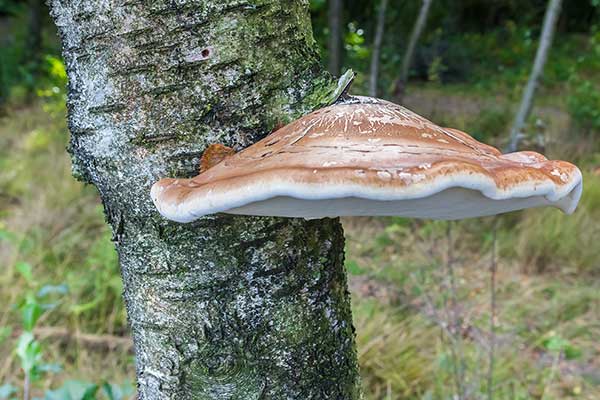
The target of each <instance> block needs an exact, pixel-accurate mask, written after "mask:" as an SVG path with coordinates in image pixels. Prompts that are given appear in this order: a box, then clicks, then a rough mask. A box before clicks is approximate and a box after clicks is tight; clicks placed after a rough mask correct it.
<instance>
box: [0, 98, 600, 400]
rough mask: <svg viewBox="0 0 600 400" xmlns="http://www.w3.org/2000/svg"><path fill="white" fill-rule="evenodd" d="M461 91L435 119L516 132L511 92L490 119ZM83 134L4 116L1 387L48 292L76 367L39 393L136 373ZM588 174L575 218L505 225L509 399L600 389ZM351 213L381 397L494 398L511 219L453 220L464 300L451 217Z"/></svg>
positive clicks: (24, 116)
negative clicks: (74, 147) (492, 294)
mask: <svg viewBox="0 0 600 400" xmlns="http://www.w3.org/2000/svg"><path fill="white" fill-rule="evenodd" d="M419 93H420V96H421V97H420V98H419V97H414V96H409V99H408V100H410V99H411V98H412V101H414V102H415V103H416V104H417V105H419V104H420V105H422V106H426V105H428V104H429V103H430V100H431V98H432V96H433V97H435V96H436V89H435V87H433V88H425V90H423V91H420V92H419ZM437 93H438V95H439V92H437ZM438 97H439V96H438ZM446 98H447V100H448V103H450V104H454V106H451V107H446V108H445V107H444V106H440V107H438V108H435V110H436V112H437V113H438V114H437V115H436V116H435V117H434V118H433V119H434V120H436V121H442V122H445V123H447V124H448V125H454V126H458V127H462V128H464V129H466V130H472V131H474V132H479V131H480V132H481V134H482V135H484V134H487V132H490V131H493V132H497V133H496V134H495V135H491V136H485V139H486V140H490V141H494V140H495V138H496V137H497V136H498V135H501V134H502V132H503V131H504V130H505V128H506V126H505V125H506V123H507V121H508V119H507V118H506V115H505V113H504V112H503V111H502V110H503V108H502V107H504V106H503V105H502V104H503V103H502V101H498V102H496V103H497V104H498V108H495V109H494V110H491V111H486V113H487V114H485V115H484V117H485V118H478V117H477V116H478V115H479V116H481V114H478V113H470V112H468V110H470V108H469V107H472V102H473V101H475V102H476V101H477V99H476V97H473V98H468V99H467V100H468V101H465V96H462V95H457V94H447V95H446ZM434 104H435V103H434ZM465 110H467V111H465ZM475 110H478V109H475ZM498 110H500V111H498ZM417 111H421V110H419V109H418V108H417ZM421 112H423V111H421ZM424 114H427V112H424ZM560 118H563V114H561V117H560ZM461 124H462V125H461ZM477 124H479V125H477ZM477 126H479V127H477ZM554 137H555V138H556V140H557V141H558V143H560V140H563V139H561V136H560V135H559V134H558V133H557V134H556V135H555V136H554ZM67 140H68V136H67V132H66V127H65V123H64V118H63V116H62V115H61V114H54V113H53V114H48V113H47V112H46V111H44V109H42V107H38V106H34V107H28V108H24V109H20V110H14V111H13V112H12V115H11V116H10V117H9V118H5V119H3V120H2V121H1V123H0V171H1V172H0V252H1V254H2V257H1V261H0V262H1V268H0V301H1V302H2V303H3V304H5V305H6V306H5V307H3V309H2V310H0V386H2V384H3V383H11V384H13V385H15V386H19V385H20V384H21V382H22V379H23V376H22V373H21V371H20V368H19V361H18V357H17V355H16V354H15V352H14V351H13V349H14V347H15V343H16V341H17V337H18V335H19V333H20V331H21V316H20V308H19V306H20V305H21V304H23V303H24V301H25V299H26V298H27V296H37V297H38V298H40V301H41V302H43V303H44V304H45V305H49V307H48V310H47V311H46V312H44V313H43V315H42V317H41V319H40V321H39V322H38V327H39V328H38V330H37V331H36V334H37V335H38V337H39V338H40V341H41V343H42V345H43V349H44V354H43V359H44V360H43V361H44V362H46V363H56V364H59V365H61V367H62V368H61V370H60V371H59V372H56V373H48V374H45V375H44V376H43V377H42V379H40V380H39V381H37V382H36V383H35V385H34V388H35V391H34V394H35V395H41V394H42V393H43V392H44V391H45V390H47V389H56V388H58V387H60V386H61V385H62V384H63V383H64V382H65V381H68V380H70V379H76V380H81V381H88V382H94V383H100V382H102V381H108V382H112V383H119V384H121V383H127V382H129V383H131V382H133V379H134V365H133V357H132V355H131V353H130V351H129V348H128V347H127V346H125V347H123V342H122V338H125V341H126V339H127V337H128V329H127V322H126V315H125V311H124V307H123V302H122V298H121V291H122V287H121V280H120V276H119V271H118V265H117V258H116V254H115V252H114V249H113V246H112V243H111V241H110V238H111V234H110V231H109V229H108V227H107V226H106V224H105V223H104V217H103V215H102V207H101V205H100V203H99V201H98V196H97V193H96V191H95V189H94V188H93V187H90V186H84V185H83V184H81V183H79V182H77V181H75V180H74V179H73V178H72V177H71V175H70V165H69V160H68V155H67V154H66V152H65V146H66V144H67ZM556 148H557V149H559V148H560V145H557V146H556ZM556 151H558V150H556ZM587 159H589V160H597V159H600V157H598V156H589V157H588V158H587ZM592 166H593V165H592ZM587 169H591V168H587ZM587 169H586V168H584V170H586V171H587ZM585 182H586V188H585V191H584V197H583V200H582V205H581V207H580V209H579V210H578V211H577V213H576V214H575V215H574V216H564V215H562V214H561V213H560V212H558V211H557V210H550V209H548V210H529V211H526V212H520V213H512V214H509V215H507V216H504V217H501V218H500V219H499V220H498V221H497V223H498V226H499V228H498V247H499V254H500V262H499V270H498V277H497V280H498V291H497V296H498V304H499V307H498V311H497V320H496V321H495V326H496V331H497V334H498V337H497V339H496V343H497V346H496V347H497V351H496V356H495V359H496V361H495V364H496V367H495V370H494V376H493V378H494V379H493V381H494V387H493V391H494V394H495V398H496V399H545V400H548V399H563V398H576V399H595V398H600V374H599V373H598V371H599V370H600V347H598V343H597V338H598V337H600V325H599V324H598V321H600V283H599V282H600V281H599V280H598V279H597V278H598V273H599V265H598V263H599V262H600V254H599V251H600V250H599V249H598V246H597V245H596V244H597V240H598V239H599V238H600V232H599V230H598V229H599V228H598V224H597V223H596V221H597V220H598V217H599V215H598V214H599V213H600V177H598V176H597V175H594V174H592V173H587V172H586V175H585ZM343 222H344V225H345V229H346V235H347V239H348V240H347V269H348V271H349V274H350V284H351V291H352V293H353V313H354V319H355V325H356V328H357V343H358V354H359V362H360V365H361V373H362V378H363V383H364V386H365V390H366V397H367V399H372V400H380V399H381V400H383V399H386V400H387V399H447V398H452V397H453V396H454V395H455V394H456V392H457V380H460V382H459V383H460V386H461V390H463V391H464V392H465V393H466V394H467V395H468V398H469V399H475V398H485V394H486V393H487V351H488V346H489V343H490V339H489V334H488V333H489V306H488V304H489V274H488V272H487V270H488V263H489V259H490V249H491V244H492V241H491V240H492V236H491V229H492V226H493V225H494V224H495V223H496V221H495V220H494V219H491V218H488V219H477V220H466V221H462V222H460V223H456V224H454V225H453V227H452V234H453V237H454V238H455V242H454V244H453V253H454V255H455V256H456V257H457V259H456V260H455V263H454V268H455V274H456V293H455V295H456V298H457V300H458V301H457V304H458V307H455V308H454V307H452V298H451V297H452V296H451V294H452V293H451V289H450V285H449V282H448V275H447V269H445V268H444V263H445V259H446V256H447V253H446V250H447V249H446V247H447V246H446V228H447V225H446V223H444V222H426V221H418V220H407V219H402V218H363V219H361V218H357V219H347V220H344V221H343ZM40 292H42V293H40ZM44 292H46V293H47V294H43V293H44ZM42 294H43V295H42ZM52 329H54V330H52ZM53 332H54V333H53ZM57 332H58V333H57ZM65 332H66V333H65ZM69 332H73V333H80V334H86V335H89V337H92V338H93V339H94V340H96V339H97V341H96V342H94V341H91V342H90V341H89V340H87V339H85V337H82V336H77V335H75V336H73V335H69V334H68V333H69ZM74 337H76V338H79V339H74ZM457 370H459V371H461V372H460V374H459V375H460V376H457V372H456V371H457Z"/></svg>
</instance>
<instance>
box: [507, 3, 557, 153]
mask: <svg viewBox="0 0 600 400" xmlns="http://www.w3.org/2000/svg"><path fill="white" fill-rule="evenodd" d="M561 4H562V0H549V1H548V6H547V8H546V15H545V17H544V27H543V28H542V35H541V37H540V44H539V47H538V49H537V53H536V55H535V61H534V63H533V69H532V70H531V75H530V76H529V80H528V81H527V86H525V91H524V92H523V97H522V98H521V105H520V106H519V110H518V112H517V115H516V116H515V120H514V122H513V126H512V129H511V131H510V142H509V145H508V148H507V150H508V151H510V152H513V151H516V150H517V148H518V146H519V142H520V140H521V137H522V135H523V127H524V126H525V121H527V117H529V113H530V112H531V108H532V106H533V97H534V95H535V89H536V88H537V85H538V82H539V80H540V77H541V76H542V73H543V72H544V65H545V64H546V60H547V59H548V52H549V50H550V46H551V45H552V38H553V37H554V31H555V30H556V22H557V21H558V16H559V15H560V8H561Z"/></svg>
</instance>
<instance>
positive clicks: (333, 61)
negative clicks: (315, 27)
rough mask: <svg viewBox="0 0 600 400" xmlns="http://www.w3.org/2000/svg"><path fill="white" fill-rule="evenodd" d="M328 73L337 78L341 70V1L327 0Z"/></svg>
mask: <svg viewBox="0 0 600 400" xmlns="http://www.w3.org/2000/svg"><path fill="white" fill-rule="evenodd" d="M328 19H329V43H328V52H329V72H330V73H331V74H332V75H334V76H338V75H339V74H340V70H341V69H342V0H329V13H328Z"/></svg>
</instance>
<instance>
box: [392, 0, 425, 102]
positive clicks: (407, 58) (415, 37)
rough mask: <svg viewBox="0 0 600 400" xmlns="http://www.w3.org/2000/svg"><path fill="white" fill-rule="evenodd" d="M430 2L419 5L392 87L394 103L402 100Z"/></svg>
mask: <svg viewBox="0 0 600 400" xmlns="http://www.w3.org/2000/svg"><path fill="white" fill-rule="evenodd" d="M431 2H432V0H423V3H422V4H421V10H420V11H419V16H418V17H417V21H416V22H415V26H414V27H413V31H412V33H411V35H410V39H409V41H408V46H407V47H406V52H405V53H404V59H403V60H402V69H401V70H400V76H399V77H398V79H397V80H396V84H395V85H394V90H393V96H394V98H395V99H396V101H402V98H403V97H404V92H405V90H406V82H408V73H409V72H410V66H411V64H412V60H413V57H414V54H415V48H416V47H417V42H418V41H419V38H420V37H421V34H422V33H423V29H424V28H425V25H426V22H427V15H428V14H429V9H430V8H431Z"/></svg>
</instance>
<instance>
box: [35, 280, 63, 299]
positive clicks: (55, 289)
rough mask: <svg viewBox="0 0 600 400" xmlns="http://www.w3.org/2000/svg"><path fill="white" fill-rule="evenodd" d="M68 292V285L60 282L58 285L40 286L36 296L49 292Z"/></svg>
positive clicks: (46, 294) (45, 294) (61, 293)
mask: <svg viewBox="0 0 600 400" xmlns="http://www.w3.org/2000/svg"><path fill="white" fill-rule="evenodd" d="M67 293H69V287H68V286H67V285H66V284H64V283H63V284H60V285H44V286H42V288H41V289H40V290H39V291H38V292H37V297H46V296H48V295H49V294H60V295H64V294H67Z"/></svg>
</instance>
